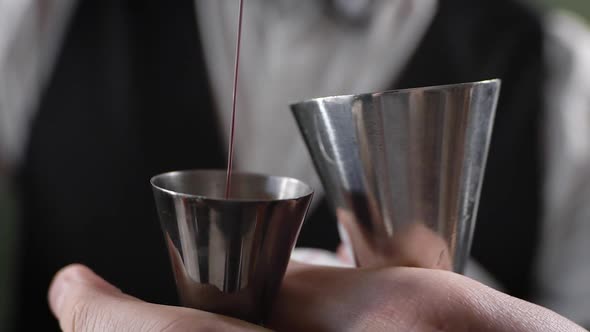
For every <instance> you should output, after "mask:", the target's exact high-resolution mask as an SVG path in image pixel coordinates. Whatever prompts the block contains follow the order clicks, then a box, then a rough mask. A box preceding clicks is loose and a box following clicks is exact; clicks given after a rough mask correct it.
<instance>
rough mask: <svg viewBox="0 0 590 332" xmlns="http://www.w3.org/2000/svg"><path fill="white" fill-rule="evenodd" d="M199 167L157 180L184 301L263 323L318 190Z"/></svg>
mask: <svg viewBox="0 0 590 332" xmlns="http://www.w3.org/2000/svg"><path fill="white" fill-rule="evenodd" d="M225 181H226V173H225V171H216V170H192V171H179V172H171V173H165V174H161V175H158V176H155V177H153V178H152V179H151V184H152V188H153V192H154V197H155V201H156V207H157V211H158V215H159V219H160V224H161V227H162V231H163V233H164V238H165V241H166V244H167V247H168V250H169V254H170V259H171V262H172V268H173V271H174V277H175V280H176V286H177V290H178V293H179V297H180V301H181V303H182V305H183V306H187V307H192V308H196V309H200V310H205V311H209V312H213V313H218V314H223V315H227V316H232V317H235V318H239V319H242V320H246V321H249V322H252V323H255V324H264V322H265V320H266V318H267V317H266V315H267V313H268V311H269V307H270V306H271V305H272V302H273V301H274V298H275V296H276V294H277V292H278V289H279V287H280V284H281V282H282V279H283V277H284V274H285V271H286V268H287V264H288V263H289V257H290V255H291V252H292V251H293V248H294V246H295V243H296V240H297V237H298V235H299V230H300V229H301V225H302V223H303V221H304V219H305V216H306V214H307V210H308V208H309V205H310V202H311V200H312V196H313V190H312V189H311V187H309V186H308V185H306V184H305V183H303V182H301V181H298V180H295V179H291V178H284V177H274V176H265V175H256V174H240V173H236V174H233V175H232V182H231V193H230V195H229V198H228V199H226V198H225Z"/></svg>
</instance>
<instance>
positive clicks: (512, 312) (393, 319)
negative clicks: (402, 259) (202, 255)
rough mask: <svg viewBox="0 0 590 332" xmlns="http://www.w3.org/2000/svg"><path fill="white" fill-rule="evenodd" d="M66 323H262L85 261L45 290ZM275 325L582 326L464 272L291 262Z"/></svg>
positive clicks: (122, 327)
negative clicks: (174, 299) (138, 291)
mask: <svg viewBox="0 0 590 332" xmlns="http://www.w3.org/2000/svg"><path fill="white" fill-rule="evenodd" d="M49 302H50V306H51V309H52V311H53V312H54V314H55V315H56V317H57V318H58V320H59V323H60V326H61V328H62V329H63V330H64V331H262V330H263V329H262V328H260V327H258V326H254V325H251V324H248V323H245V322H241V321H239V320H236V319H232V318H228V317H224V316H219V315H214V314H210V313H206V312H202V311H198V310H193V309H186V308H179V307H170V306H162V305H156V304H150V303H146V302H143V301H141V300H138V299H136V298H133V297H131V296H128V295H125V294H123V293H121V292H120V291H119V290H118V289H116V288H115V287H114V286H112V285H110V284H109V283H107V282H106V281H104V280H103V279H101V278H100V277H98V276H97V275H95V274H94V273H92V272H91V271H90V270H89V269H87V268H85V267H83V266H79V265H75V266H69V267H66V268H65V269H63V270H62V271H60V272H59V273H58V274H57V276H56V277H55V279H54V281H53V283H52V285H51V287H50V291H49ZM273 308H274V310H275V311H274V312H273V313H272V317H273V319H272V321H271V324H270V327H271V328H275V329H277V330H279V331H359V330H362V331H416V332H420V331H457V332H461V331H523V332H524V331H584V330H583V329H582V328H580V327H578V326H576V325H575V324H573V323H572V322H570V321H568V320H567V319H565V318H563V317H561V316H559V315H557V314H555V313H553V312H551V311H549V310H547V309H544V308H541V307H539V306H536V305H533V304H530V303H527V302H524V301H521V300H518V299H515V298H512V297H510V296H507V295H505V294H502V293H499V292H497V291H495V290H492V289H491V288H488V287H486V286H484V285H482V284H479V283H477V282H475V281H472V280H470V279H468V278H466V277H463V276H460V275H457V274H453V273H450V272H445V271H435V270H427V269H419V268H382V269H373V270H368V269H343V268H328V267H317V266H313V267H312V266H309V265H301V264H297V263H295V264H292V265H291V267H290V269H289V272H288V274H287V276H286V278H285V282H284V286H283V288H282V290H281V292H280V294H279V298H278V302H277V304H276V305H275V306H273Z"/></svg>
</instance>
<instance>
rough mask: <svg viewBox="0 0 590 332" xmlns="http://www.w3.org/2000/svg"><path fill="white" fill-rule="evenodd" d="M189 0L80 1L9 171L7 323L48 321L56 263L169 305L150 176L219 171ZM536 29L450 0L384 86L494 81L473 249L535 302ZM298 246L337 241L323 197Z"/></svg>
mask: <svg viewBox="0 0 590 332" xmlns="http://www.w3.org/2000/svg"><path fill="white" fill-rule="evenodd" d="M196 27H197V24H196V22H195V15H194V7H193V1H192V0H182V1H177V2H175V5H174V6H172V5H169V6H164V5H162V3H161V2H159V1H153V0H151V1H150V0H148V1H140V0H135V1H132V0H126V1H119V0H103V1H92V0H83V1H80V4H79V6H78V7H77V9H76V11H75V15H74V17H73V20H72V22H71V24H70V26H69V29H68V33H67V35H66V38H65V40H64V45H63V48H62V50H61V53H60V55H59V57H58V60H57V64H56V67H55V71H54V73H53V75H52V79H51V81H50V84H49V85H48V88H47V89H46V91H45V92H44V94H43V96H42V99H41V103H40V106H39V112H38V113H37V116H36V118H35V120H34V123H33V127H32V132H31V136H30V140H29V143H28V146H27V151H26V158H25V160H24V162H23V164H22V167H21V168H20V176H19V183H18V184H19V187H20V194H21V207H22V209H21V212H22V217H23V220H22V226H23V227H22V229H21V235H22V243H21V251H20V268H21V269H20V273H21V274H20V276H19V281H20V283H19V285H18V286H19V288H18V292H17V294H18V296H17V300H20V302H19V303H18V309H19V310H17V311H18V315H17V325H16V327H17V328H18V330H22V331H25V330H33V329H32V326H31V325H30V324H33V325H35V326H36V325H37V324H40V325H41V326H47V327H48V328H47V329H48V330H50V329H51V328H50V327H57V325H56V324H55V321H54V319H53V318H52V317H51V315H50V313H49V310H48V306H47V301H46V293H47V288H48V285H49V282H50V280H51V278H52V276H53V274H54V273H55V272H56V271H57V270H58V269H59V268H61V267H62V266H64V265H66V264H68V263H73V262H79V263H84V264H87V265H89V266H90V267H91V268H92V269H94V270H95V271H96V272H97V273H98V274H100V275H101V276H103V277H105V278H106V279H107V280H109V281H110V282H112V283H114V284H115V285H116V286H118V287H120V288H121V289H123V290H124V291H125V292H127V293H130V294H132V295H135V296H138V297H140V298H142V299H145V300H148V301H154V302H159V303H168V304H175V303H176V293H175V287H174V282H173V278H172V273H171V269H170V264H169V262H168V257H167V251H166V249H165V246H164V242H163V238H162V235H161V232H160V229H159V224H158V220H157V217H156V213H155V210H154V204H153V198H152V194H151V189H150V186H149V183H148V180H149V178H150V177H151V176H153V175H155V174H157V173H160V172H164V171H169V170H177V169H187V168H223V167H225V156H224V154H223V153H222V151H223V149H222V146H221V145H220V142H221V140H220V139H219V138H220V137H219V133H218V132H217V130H216V126H215V123H216V122H215V120H216V119H215V115H214V114H215V112H214V107H215V104H214V102H213V100H212V97H211V91H210V87H209V84H208V78H207V76H206V73H207V71H206V68H205V63H204V59H203V52H202V49H201V45H200V42H199V32H198V31H197V30H196ZM542 39H543V32H542V28H541V24H540V21H539V19H538V18H537V16H536V15H535V14H534V13H532V12H531V11H530V10H529V9H528V8H524V7H522V6H520V5H518V4H516V3H515V1H509V0H497V1H493V2H491V1H472V0H445V1H441V2H440V8H439V13H438V14H437V16H436V18H435V20H434V22H433V23H432V26H431V27H430V29H429V32H428V33H427V35H426V37H425V38H424V40H423V42H422V44H421V45H420V47H419V49H418V50H417V52H416V54H415V56H414V57H413V59H412V61H411V63H409V64H408V66H407V68H406V70H405V72H404V73H403V75H402V76H401V78H400V79H399V80H397V81H396V82H392V88H402V87H416V86H424V85H434V84H447V83H458V82H466V81H475V80H481V79H487V78H496V77H497V78H501V79H503V90H502V96H501V101H500V105H499V108H498V114H497V120H496V124H495V128H494V135H493V140H492V146H491V150H490V156H489V161H488V167H487V172H486V176H485V180H484V181H485V182H484V187H483V193H482V200H481V204H480V211H479V216H478V224H477V228H476V235H475V241H474V246H473V255H474V257H475V258H476V259H477V260H479V261H480V262H481V263H482V264H483V265H484V266H485V267H486V268H487V269H489V270H490V271H491V272H492V273H493V274H494V276H495V277H496V278H497V279H498V280H500V281H501V282H502V283H503V284H504V286H505V287H506V288H507V289H508V291H509V292H510V293H512V294H514V295H516V296H521V297H524V298H526V297H527V296H529V295H530V291H531V286H532V285H531V282H530V280H531V279H530V273H531V268H532V262H533V258H534V251H535V247H536V241H537V232H538V229H539V225H538V215H539V213H538V211H539V206H540V205H539V201H540V199H539V197H540V171H539V169H540V164H539V159H538V151H537V149H538V147H539V137H538V136H539V135H538V128H539V122H540V119H541V115H542V107H543V103H542V102H541V100H542V87H543V80H544V65H543V61H542V58H543V54H542ZM322 206H323V208H320V209H319V210H317V211H316V212H315V213H314V214H313V215H312V216H310V217H309V219H308V221H307V222H306V224H305V227H304V230H303V231H302V234H301V239H300V242H299V245H306V246H315V247H322V248H329V249H333V248H335V246H336V245H337V243H338V236H337V233H336V228H335V221H334V217H333V215H332V213H331V211H329V210H328V209H327V205H325V204H322Z"/></svg>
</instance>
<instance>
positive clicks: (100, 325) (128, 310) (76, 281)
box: [49, 265, 263, 332]
mask: <svg viewBox="0 0 590 332" xmlns="http://www.w3.org/2000/svg"><path fill="white" fill-rule="evenodd" d="M49 306H50V308H51V311H52V312H53V314H54V315H55V317H56V318H57V319H58V321H59V325H60V327H61V329H62V330H63V331H66V332H68V331H144V330H149V331H189V330H190V331H201V330H206V331H211V330H215V331H217V330H220V331H262V330H263V329H262V328H260V327H258V326H255V325H251V324H249V323H246V322H242V321H240V320H237V319H233V318H229V317H225V316H221V315H216V314H212V313H208V312H204V311H199V310H194V309H188V308H181V307H172V306H164V305H157V304H152V303H147V302H143V301H141V300H139V299H136V298H134V297H131V296H129V295H126V294H124V293H122V292H121V291H120V290H118V289H117V288H115V287H114V286H112V285H111V284H109V283H108V282H106V281H105V280H103V279H102V278H100V277H99V276H97V275H96V274H94V273H93V272H92V271H91V270H90V269H88V268H87V267H85V266H82V265H70V266H68V267H65V268H63V269H62V270H61V271H59V272H58V273H57V274H56V276H55V278H54V280H53V282H52V283H51V286H50V288H49Z"/></svg>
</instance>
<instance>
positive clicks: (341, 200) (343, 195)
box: [291, 80, 500, 273]
mask: <svg viewBox="0 0 590 332" xmlns="http://www.w3.org/2000/svg"><path fill="white" fill-rule="evenodd" d="M499 91H500V81H499V80H490V81H483V82H475V83H467V84H458V85H447V86H438V87H426V88H416V89H408V90H399V91H389V92H383V93H376V94H364V95H356V96H337V97H328V98H320V99H314V100H310V101H305V102H301V103H297V104H293V105H291V109H292V112H293V114H294V116H295V119H296V120H297V123H298V125H299V129H300V130H301V133H302V135H303V137H304V139H305V141H306V144H307V147H308V149H309V151H310V154H311V156H312V158H313V160H314V163H315V167H316V170H317V171H318V174H319V176H320V178H321V179H322V183H323V185H324V187H325V190H326V192H327V195H328V197H329V198H330V200H331V202H332V204H333V207H334V209H335V211H336V215H337V217H338V221H339V229H340V233H341V237H342V239H343V242H345V244H348V245H350V246H351V247H352V249H353V254H354V257H355V260H356V263H357V265H359V266H379V265H406V266H407V265H409V266H421V267H429V268H439V269H449V270H453V271H456V272H459V273H461V272H462V271H463V268H464V266H465V263H466V260H467V258H468V256H469V252H470V248H471V241H472V237H473V231H474V227H475V218H476V214H477V206H478V202H479V195H480V191H481V186H482V178H483V174H484V169H485V164H486V158H487V153H488V147H489V143H490V137H491V133H492V124H493V119H494V115H495V110H496V106H497V102H498V97H499Z"/></svg>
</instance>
